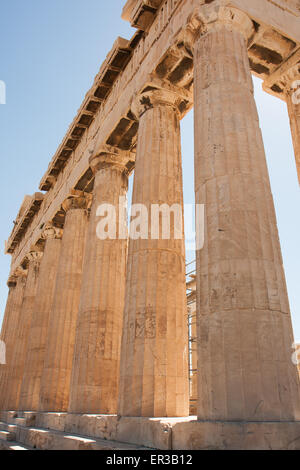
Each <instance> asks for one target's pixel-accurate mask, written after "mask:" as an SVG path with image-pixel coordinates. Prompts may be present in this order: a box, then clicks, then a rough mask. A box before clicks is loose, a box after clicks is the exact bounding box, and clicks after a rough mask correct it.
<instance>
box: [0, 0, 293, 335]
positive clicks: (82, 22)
mask: <svg viewBox="0 0 300 470" xmlns="http://www.w3.org/2000/svg"><path fill="white" fill-rule="evenodd" d="M124 3H125V0H112V1H110V2H106V1H104V0H85V1H84V2H83V1H82V0H43V1H41V0H26V1H24V0H9V1H5V2H4V1H2V2H1V10H0V80H3V81H5V83H6V86H7V104H6V105H0V156H1V185H0V192H1V194H0V196H1V213H0V241H1V244H2V247H3V250H2V251H1V253H0V323H1V321H2V315H3V311H4V308H5V302H6V296H7V287H6V281H7V277H8V274H9V265H10V256H9V255H6V256H5V255H4V240H6V239H7V238H8V236H9V234H10V232H11V230H12V227H13V220H14V219H15V217H16V215H17V212H18V210H19V208H20V205H21V203H22V200H23V197H24V195H25V194H33V193H34V192H35V191H38V185H39V181H40V179H41V177H42V176H43V174H44V173H45V171H46V169H47V166H48V163H49V161H50V159H51V158H52V156H53V155H54V153H55V151H56V149H57V147H58V145H59V144H60V142H61V140H62V138H63V137H64V134H65V132H66V130H67V129H68V126H69V125H70V123H71V122H72V120H73V118H74V116H75V114H76V111H77V109H78V108H79V106H80V104H81V102H82V100H83V98H84V95H85V93H86V92H87V90H88V89H89V88H90V86H91V85H92V82H93V79H94V76H95V75H96V73H97V72H98V70H99V67H100V65H101V63H102V62H103V60H104V59H105V57H106V54H107V53H108V52H109V50H110V49H111V47H112V44H113V42H114V40H115V39H116V37H117V36H122V37H125V38H129V37H131V36H132V35H133V32H134V30H133V29H132V28H131V27H130V25H129V23H126V22H124V21H123V20H122V19H121V11H122V7H123V5H124ZM254 81H255V95H256V101H257V106H258V111H259V115H260V121H261V127H262V131H263V137H264V142H265V147H266V153H267V160H268V166H269V171H270V178H271V185H272V191H273V195H274V200H275V205H276V212H277V219H278V227H279V234H280V239H281V244H282V252H283V259H284V266H285V272H286V277H287V285H288V291H289V297H290V304H291V310H292V316H293V323H294V329H295V337H296V340H298V341H299V342H300V285H299V261H300V243H299V240H300V217H299V208H300V192H299V186H298V182H297V176H296V167H295V162H294V153H293V147H292V142H291V135H290V128H289V121H288V115H287V111H286V106H285V104H284V103H283V102H282V101H280V100H278V99H275V98H273V97H271V96H269V95H267V94H266V93H263V92H262V90H261V82H260V81H259V80H258V79H255V80H254ZM182 148H183V167H184V168H183V169H184V197H185V203H191V202H193V201H194V195H193V153H194V151H193V113H189V115H188V116H187V117H186V118H185V119H184V120H183V121H182ZM192 258H193V254H192V253H188V259H192Z"/></svg>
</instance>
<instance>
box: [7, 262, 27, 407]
mask: <svg viewBox="0 0 300 470" xmlns="http://www.w3.org/2000/svg"><path fill="white" fill-rule="evenodd" d="M14 275H15V276H16V278H17V283H16V287H15V288H14V289H15V292H14V296H13V300H12V307H11V311H10V318H9V319H8V323H7V330H6V340H5V344H6V365H5V366H4V371H3V372H4V373H3V376H2V387H3V388H2V393H3V395H4V396H3V409H5V410H9V409H12V410H13V409H14V408H11V405H12V404H13V403H11V400H10V391H11V387H10V385H11V377H12V372H13V362H14V354H15V348H16V340H17V330H18V325H19V323H20V320H21V316H22V311H21V307H22V302H23V298H24V291H25V285H26V277H27V270H26V269H23V268H22V267H21V266H20V267H19V268H18V269H17V271H16V272H15V273H14Z"/></svg>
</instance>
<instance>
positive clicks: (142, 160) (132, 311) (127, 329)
mask: <svg viewBox="0 0 300 470" xmlns="http://www.w3.org/2000/svg"><path fill="white" fill-rule="evenodd" d="M133 109H134V112H135V113H136V114H137V115H139V116H140V124H139V133H138V144H137V156H136V166H135V175H134V187H133V196H132V203H133V204H143V205H144V207H146V208H147V211H148V216H149V219H150V214H151V209H152V207H153V206H152V205H153V204H159V205H161V204H167V205H168V207H171V206H173V204H177V206H178V208H179V211H180V217H181V222H182V223H183V194H182V169H181V147H180V145H181V144H180V125H179V117H178V114H177V96H176V95H174V93H171V92H169V91H164V90H156V91H151V92H147V93H144V94H143V95H141V96H139V97H138V98H137V100H136V103H135V106H134V108H133ZM148 216H147V217H148ZM146 223H147V222H146ZM151 225H153V224H151V223H149V227H147V228H146V237H148V239H137V240H135V239H133V238H132V237H131V238H130V240H129V253H128V265H127V284H126V298H125V311H124V326H123V338H122V349H121V367H120V394H119V408H118V413H119V414H120V415H121V416H153V417H156V416H160V417H161V416H185V415H188V413H189V411H188V407H189V405H188V358H187V354H188V344H187V340H188V332H187V319H186V317H187V310H186V292H185V247H184V236H183V225H182V226H181V229H180V228H179V232H180V238H178V236H177V235H178V234H177V235H176V230H175V222H174V220H173V222H172V223H171V231H170V236H169V239H162V232H161V231H162V222H161V220H160V221H159V224H158V225H159V232H158V234H157V235H158V236H157V239H151V229H153V227H151ZM143 229H144V227H143V228H142V230H143ZM176 229H177V230H178V227H176ZM176 236H177V238H176Z"/></svg>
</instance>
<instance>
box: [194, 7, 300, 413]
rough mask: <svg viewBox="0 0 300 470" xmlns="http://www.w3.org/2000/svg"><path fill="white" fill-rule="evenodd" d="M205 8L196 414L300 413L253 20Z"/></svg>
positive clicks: (198, 150)
mask: <svg viewBox="0 0 300 470" xmlns="http://www.w3.org/2000/svg"><path fill="white" fill-rule="evenodd" d="M210 8H211V6H207V7H204V8H203V9H202V12H203V14H202V19H203V25H202V28H201V30H200V33H199V36H198V38H197V40H196V42H195V47H194V93H195V96H194V107H195V190H196V203H198V204H204V205H205V220H204V221H203V223H205V243H204V247H203V249H202V250H198V251H197V317H198V318H197V321H198V419H200V420H213V421H215V420H225V421H235V420H238V421H241V420H249V421H289V420H294V419H295V418H297V419H299V418H300V404H299V401H300V388H299V377H298V374H297V369H296V366H295V365H294V364H293V362H292V360H291V350H292V344H293V342H294V340H293V331H292V325H291V316H290V309H289V302H288V296H287V290H286V283H285V276H284V270H283V263H282V256H281V249H280V243H279V237H278V230H277V224H276V215H275V210H274V203H273V198H272V193H271V188H270V182H269V175H268V168H267V164H266V158H265V152H264V145H263V140H262V134H261V130H260V127H259V119H258V114H257V109H256V105H255V100H254V96H253V84H252V77H251V73H250V67H249V60H248V54H247V40H248V38H249V37H251V35H252V33H253V24H252V21H251V20H250V19H249V18H248V17H247V16H246V15H245V14H244V13H242V12H240V11H238V10H235V9H233V8H230V9H229V8H216V9H215V10H214V14H213V15H212V16H211V17H210V16H209V15H207V17H206V18H205V11H212V10H211V9H210ZM210 21H211V22H210ZM201 223H202V222H201ZM197 230H201V227H200V222H199V223H198V226H197Z"/></svg>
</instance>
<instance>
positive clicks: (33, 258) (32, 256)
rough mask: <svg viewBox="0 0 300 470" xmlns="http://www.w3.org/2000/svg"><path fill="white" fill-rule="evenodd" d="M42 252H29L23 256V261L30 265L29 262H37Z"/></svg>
mask: <svg viewBox="0 0 300 470" xmlns="http://www.w3.org/2000/svg"><path fill="white" fill-rule="evenodd" d="M43 254H44V253H43V252H42V251H36V250H31V251H29V253H27V255H26V256H25V259H26V260H27V261H28V262H29V263H31V262H39V261H40V260H41V259H42V257H43Z"/></svg>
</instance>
